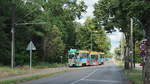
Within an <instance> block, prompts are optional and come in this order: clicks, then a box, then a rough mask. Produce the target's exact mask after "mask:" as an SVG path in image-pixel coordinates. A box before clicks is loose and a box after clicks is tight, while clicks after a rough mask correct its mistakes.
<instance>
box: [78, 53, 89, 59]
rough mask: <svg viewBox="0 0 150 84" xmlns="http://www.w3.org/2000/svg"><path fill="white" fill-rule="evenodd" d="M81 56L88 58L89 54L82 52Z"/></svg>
mask: <svg viewBox="0 0 150 84" xmlns="http://www.w3.org/2000/svg"><path fill="white" fill-rule="evenodd" d="M79 56H80V57H81V58H86V57H87V56H88V53H80V54H79Z"/></svg>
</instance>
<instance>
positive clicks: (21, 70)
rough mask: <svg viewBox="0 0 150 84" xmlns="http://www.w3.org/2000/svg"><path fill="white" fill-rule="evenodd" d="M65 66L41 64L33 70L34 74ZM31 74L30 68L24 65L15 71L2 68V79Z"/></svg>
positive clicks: (0, 76) (0, 69)
mask: <svg viewBox="0 0 150 84" xmlns="http://www.w3.org/2000/svg"><path fill="white" fill-rule="evenodd" d="M61 66H65V64H58V63H53V64H50V63H44V62H43V63H39V64H37V65H34V66H33V68H32V73H34V72H40V71H42V70H43V69H48V68H56V67H61ZM28 73H31V71H30V69H29V66H27V65H24V66H17V67H15V68H14V69H11V68H10V67H8V66H0V78H7V77H10V76H17V75H23V74H28Z"/></svg>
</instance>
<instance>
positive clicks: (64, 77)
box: [22, 62, 127, 84]
mask: <svg viewBox="0 0 150 84" xmlns="http://www.w3.org/2000/svg"><path fill="white" fill-rule="evenodd" d="M22 84H127V80H126V78H125V77H124V74H123V72H122V70H121V69H120V68H118V67H117V66H116V65H115V64H114V63H112V62H110V63H107V64H105V65H102V66H91V67H84V68H82V69H79V70H73V71H70V72H65V73H62V74H59V75H56V76H51V77H46V78H42V79H38V80H32V81H29V82H25V83H22Z"/></svg>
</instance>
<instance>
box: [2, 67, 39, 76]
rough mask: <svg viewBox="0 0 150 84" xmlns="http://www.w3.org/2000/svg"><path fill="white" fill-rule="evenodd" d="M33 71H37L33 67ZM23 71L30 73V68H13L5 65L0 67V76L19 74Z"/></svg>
mask: <svg viewBox="0 0 150 84" xmlns="http://www.w3.org/2000/svg"><path fill="white" fill-rule="evenodd" d="M33 71H37V70H36V69H33ZM25 73H30V70H29V69H28V68H27V67H26V66H24V67H21V68H15V69H11V68H9V67H5V66H2V67H0V74H1V75H0V78H1V77H7V76H14V75H21V74H25Z"/></svg>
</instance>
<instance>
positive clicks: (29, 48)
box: [26, 41, 36, 51]
mask: <svg viewBox="0 0 150 84" xmlns="http://www.w3.org/2000/svg"><path fill="white" fill-rule="evenodd" d="M26 50H28V51H29V50H36V47H35V46H34V44H33V42H32V41H30V43H29V44H28V46H27V49H26Z"/></svg>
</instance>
